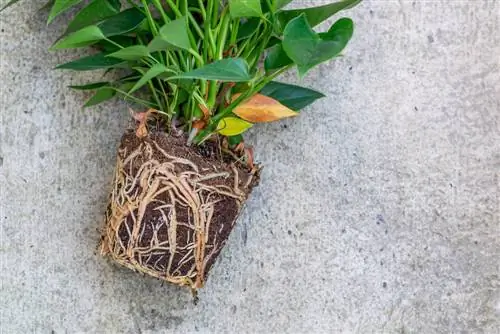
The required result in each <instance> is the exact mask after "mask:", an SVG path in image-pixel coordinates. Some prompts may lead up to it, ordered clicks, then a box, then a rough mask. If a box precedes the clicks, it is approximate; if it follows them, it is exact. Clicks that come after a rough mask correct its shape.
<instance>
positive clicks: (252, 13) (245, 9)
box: [229, 0, 262, 18]
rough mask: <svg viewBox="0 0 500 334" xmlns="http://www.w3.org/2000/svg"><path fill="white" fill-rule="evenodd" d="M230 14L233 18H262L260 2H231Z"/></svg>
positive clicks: (248, 0) (244, 0)
mask: <svg viewBox="0 0 500 334" xmlns="http://www.w3.org/2000/svg"><path fill="white" fill-rule="evenodd" d="M229 12H230V13H231V17H232V18H239V17H261V16H262V7H261V6H260V0H229Z"/></svg>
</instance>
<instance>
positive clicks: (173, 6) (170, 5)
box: [165, 0, 182, 17]
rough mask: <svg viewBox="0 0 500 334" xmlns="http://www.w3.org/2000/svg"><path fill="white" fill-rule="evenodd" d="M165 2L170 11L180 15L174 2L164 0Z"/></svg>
mask: <svg viewBox="0 0 500 334" xmlns="http://www.w3.org/2000/svg"><path fill="white" fill-rule="evenodd" d="M165 2H166V3H167V4H168V6H169V7H170V8H171V9H172V11H173V12H174V14H175V16H177V17H182V13H181V12H180V10H179V8H177V6H176V4H175V3H174V2H173V1H172V0H165Z"/></svg>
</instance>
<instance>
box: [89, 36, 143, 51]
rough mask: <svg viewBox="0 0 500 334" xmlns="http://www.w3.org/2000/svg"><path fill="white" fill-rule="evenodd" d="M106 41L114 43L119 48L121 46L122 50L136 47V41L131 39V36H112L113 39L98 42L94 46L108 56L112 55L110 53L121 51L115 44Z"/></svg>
mask: <svg viewBox="0 0 500 334" xmlns="http://www.w3.org/2000/svg"><path fill="white" fill-rule="evenodd" d="M108 39H109V40H111V41H113V42H114V43H117V44H119V45H120V46H122V47H124V48H127V47H129V46H133V45H136V43H137V39H136V38H135V37H132V36H113V37H109V38H106V40H102V41H100V42H98V43H97V44H95V46H96V47H97V48H98V49H99V50H101V51H103V52H105V53H108V54H109V53H112V52H116V51H118V50H121V48H120V47H118V46H116V44H113V43H111V42H109V41H108Z"/></svg>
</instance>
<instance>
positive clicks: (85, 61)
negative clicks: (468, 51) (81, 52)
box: [56, 53, 124, 71]
mask: <svg viewBox="0 0 500 334" xmlns="http://www.w3.org/2000/svg"><path fill="white" fill-rule="evenodd" d="M123 63H124V61H123V60H121V59H117V58H112V57H107V55H106V54H105V53H98V54H96V55H93V56H87V57H83V58H80V59H77V60H73V61H70V62H68V63H65V64H61V65H58V66H57V67H56V68H57V69H65V70H75V71H92V70H99V69H106V68H114V67H119V65H121V64H123Z"/></svg>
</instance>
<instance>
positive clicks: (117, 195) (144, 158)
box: [100, 139, 252, 291]
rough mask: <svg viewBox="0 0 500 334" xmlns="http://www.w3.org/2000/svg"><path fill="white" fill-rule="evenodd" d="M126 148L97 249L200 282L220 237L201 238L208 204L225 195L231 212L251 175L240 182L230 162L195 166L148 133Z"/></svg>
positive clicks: (154, 271)
mask: <svg viewBox="0 0 500 334" xmlns="http://www.w3.org/2000/svg"><path fill="white" fill-rule="evenodd" d="M126 149H127V148H126V147H125V148H122V149H121V151H120V152H119V153H120V154H119V158H118V161H117V167H116V174H115V178H114V184H113V190H112V192H111V196H110V204H109V207H108V211H107V215H106V226H105V230H104V235H103V238H102V242H101V246H100V250H101V254H103V255H104V254H107V255H110V256H111V257H112V258H113V259H114V260H115V261H117V262H118V263H120V264H122V265H124V266H126V267H128V268H131V269H133V270H138V271H140V272H142V273H146V274H148V275H151V276H154V277H157V278H159V279H162V280H165V281H168V282H171V283H174V284H178V285H182V286H189V287H190V288H191V289H193V291H195V290H196V289H197V288H201V287H202V286H203V285H204V280H205V277H206V271H207V265H208V263H209V262H211V260H212V262H213V257H215V256H217V254H218V252H219V251H220V249H221V248H222V246H223V245H224V242H225V240H217V234H216V235H215V237H214V236H212V239H211V240H209V231H210V228H211V224H213V222H214V208H215V205H216V204H217V203H219V202H220V201H222V200H227V199H231V201H234V202H235V203H236V206H237V211H238V212H239V210H240V207H241V205H242V204H243V202H244V201H245V199H246V194H247V193H248V192H249V191H248V190H246V191H245V189H244V188H245V187H248V186H249V185H250V184H251V183H252V179H251V178H252V177H251V176H250V179H247V178H245V180H240V175H239V173H238V170H237V169H236V168H235V167H233V168H232V169H227V170H223V171H221V170H217V169H207V168H204V169H203V170H202V169H201V168H200V167H199V166H198V165H197V164H196V163H195V162H193V161H191V160H189V159H186V158H182V157H176V156H173V155H171V154H169V153H167V152H166V151H165V150H164V149H163V148H162V147H160V146H159V145H158V144H157V143H156V142H155V141H152V140H149V139H148V140H144V141H142V142H141V144H140V145H138V146H137V147H136V148H135V150H134V151H132V152H126ZM160 157H161V158H160ZM228 179H232V181H231V182H227V180H228ZM220 180H225V181H224V182H219V181H220ZM228 184H229V185H232V186H228ZM181 211H182V212H181ZM186 212H187V214H186ZM152 214H153V215H154V219H153V218H152V217H151V215H152ZM146 216H148V217H146ZM234 216H235V217H231V218H232V219H234V220H236V218H237V213H236V214H235V215H234ZM232 224H234V221H233V222H232ZM181 229H182V236H183V238H184V237H185V239H182V240H181V238H180V234H179V233H180V231H181ZM221 229H222V227H221ZM219 239H222V238H220V237H219Z"/></svg>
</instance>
